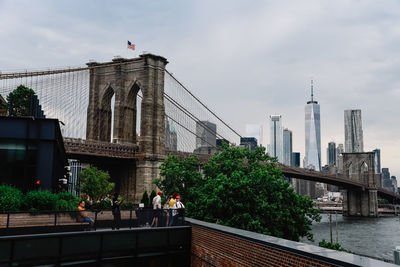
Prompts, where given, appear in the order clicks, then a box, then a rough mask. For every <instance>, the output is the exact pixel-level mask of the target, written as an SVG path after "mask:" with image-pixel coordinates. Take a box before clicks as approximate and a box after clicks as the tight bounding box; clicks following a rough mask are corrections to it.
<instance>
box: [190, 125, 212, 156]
mask: <svg viewBox="0 0 400 267" xmlns="http://www.w3.org/2000/svg"><path fill="white" fill-rule="evenodd" d="M216 147H217V125H216V124H215V123H212V122H209V121H198V122H196V149H195V150H194V153H198V154H210V155H211V154H214V153H215V151H217V149H216Z"/></svg>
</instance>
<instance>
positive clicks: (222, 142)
mask: <svg viewBox="0 0 400 267" xmlns="http://www.w3.org/2000/svg"><path fill="white" fill-rule="evenodd" d="M222 144H227V145H228V146H229V141H228V140H226V139H221V138H218V139H217V147H219V146H222Z"/></svg>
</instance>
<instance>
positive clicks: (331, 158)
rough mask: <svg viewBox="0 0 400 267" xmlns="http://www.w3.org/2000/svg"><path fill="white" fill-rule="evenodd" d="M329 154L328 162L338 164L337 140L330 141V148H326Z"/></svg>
mask: <svg viewBox="0 0 400 267" xmlns="http://www.w3.org/2000/svg"><path fill="white" fill-rule="evenodd" d="M326 154H327V157H326V158H327V164H328V165H331V166H336V144H335V142H329V143H328V148H327V150H326Z"/></svg>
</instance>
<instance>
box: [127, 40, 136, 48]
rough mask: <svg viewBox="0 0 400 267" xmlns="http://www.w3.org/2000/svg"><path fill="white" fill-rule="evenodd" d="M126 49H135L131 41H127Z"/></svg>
mask: <svg viewBox="0 0 400 267" xmlns="http://www.w3.org/2000/svg"><path fill="white" fill-rule="evenodd" d="M128 49H132V50H135V44H132V43H131V42H129V41H128Z"/></svg>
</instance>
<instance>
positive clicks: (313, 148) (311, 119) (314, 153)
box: [304, 81, 321, 171]
mask: <svg viewBox="0 0 400 267" xmlns="http://www.w3.org/2000/svg"><path fill="white" fill-rule="evenodd" d="M305 148H306V151H305V165H304V167H305V168H309V169H314V170H316V171H320V170H321V123H320V107H319V104H318V102H317V101H315V100H314V92H313V81H311V100H310V101H308V102H307V105H306V106H305Z"/></svg>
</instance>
